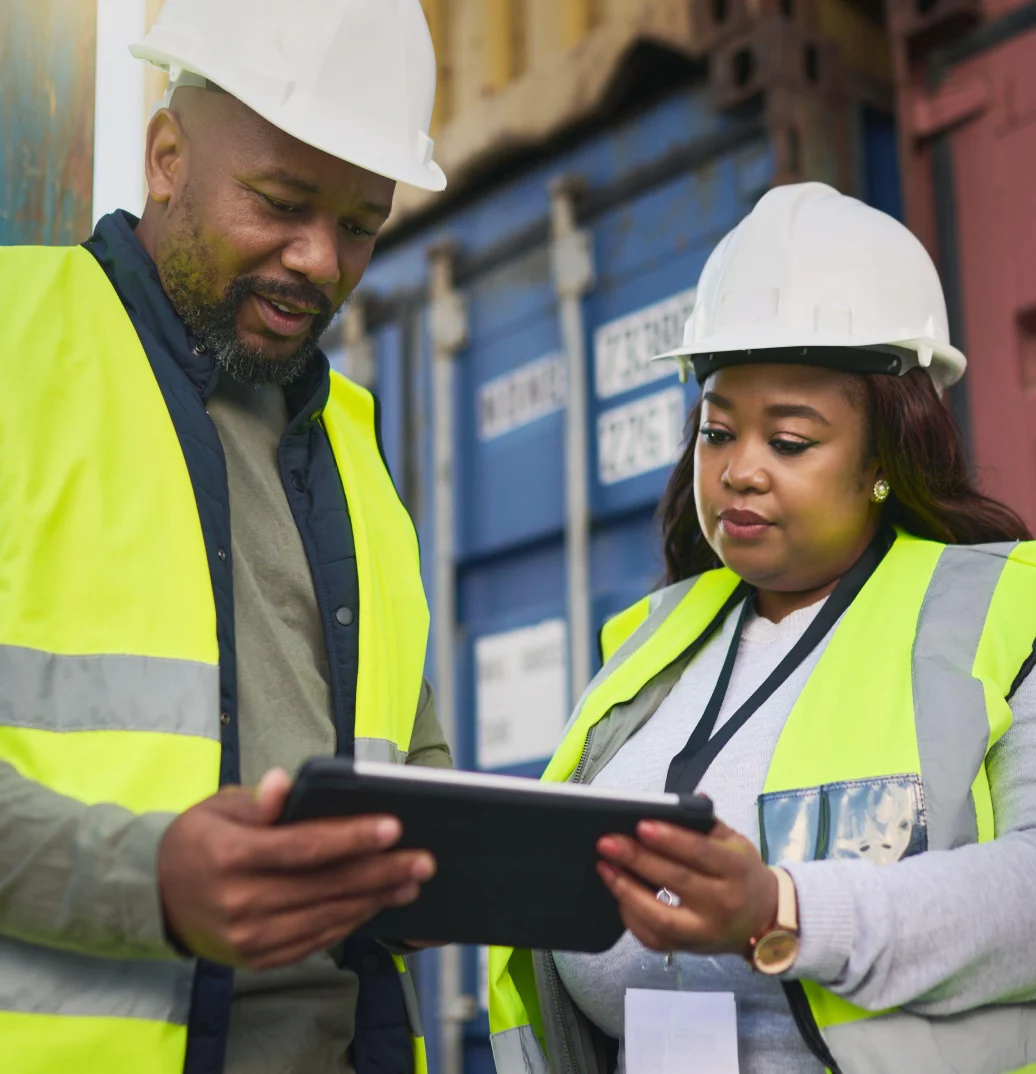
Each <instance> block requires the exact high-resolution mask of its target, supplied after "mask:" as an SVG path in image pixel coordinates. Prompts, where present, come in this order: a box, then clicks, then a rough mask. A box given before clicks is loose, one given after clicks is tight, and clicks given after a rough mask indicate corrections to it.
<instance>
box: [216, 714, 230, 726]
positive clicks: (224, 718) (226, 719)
mask: <svg viewBox="0 0 1036 1074" xmlns="http://www.w3.org/2000/svg"><path fill="white" fill-rule="evenodd" d="M219 722H220V726H221V727H226V726H227V725H228V724H229V723H230V713H229V712H221V713H220V714H219Z"/></svg>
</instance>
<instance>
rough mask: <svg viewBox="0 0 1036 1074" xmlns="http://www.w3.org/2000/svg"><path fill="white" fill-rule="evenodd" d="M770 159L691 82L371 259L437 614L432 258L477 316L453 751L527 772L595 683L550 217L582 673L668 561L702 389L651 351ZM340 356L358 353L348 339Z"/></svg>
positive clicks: (763, 133) (470, 370)
mask: <svg viewBox="0 0 1036 1074" xmlns="http://www.w3.org/2000/svg"><path fill="white" fill-rule="evenodd" d="M856 120H857V125H858V130H859V132H860V145H861V146H862V149H861V158H862V159H861V161H860V166H859V192H860V193H861V195H863V196H866V197H867V198H868V199H869V200H872V201H873V202H875V203H880V204H881V206H882V207H883V208H887V209H889V210H890V211H893V212H898V211H899V200H898V177H897V174H896V142H895V135H894V126H893V123H892V119H891V116H890V114H889V113H888V112H885V113H882V112H880V111H876V110H875V109H874V108H873V106H872V105H871V104H869V103H862V102H861V103H860V104H859V105H858V112H857V114H856ZM778 155H779V149H778V150H775V146H774V138H773V131H772V125H771V124H770V123H769V122H768V119H767V115H766V112H765V109H764V107H763V103H762V101H760V100H758V99H757V100H754V101H751V100H750V101H748V102H742V103H741V104H740V105H739V107H737V108H735V109H733V110H728V111H721V110H719V109H717V108H716V107H715V97H714V93H713V92H712V91H711V90H710V87H709V85H708V84H706V83H705V82H704V81H702V80H700V79H699V80H697V81H692V82H690V83H689V84H686V85H684V86H682V87H681V88H679V89H678V90H674V91H672V92H670V93H669V94H667V95H665V96H663V97H662V98H661V99H656V100H655V101H654V102H652V103H650V104H645V105H643V106H642V107H640V108H639V109H637V110H635V111H632V112H629V113H627V114H626V115H625V116H623V117H620V118H618V119H617V120H614V121H612V122H610V123H607V124H603V125H602V126H601V128H600V129H598V130H596V131H593V132H585V133H584V134H583V135H582V136H581V137H579V138H575V137H574V138H572V139H570V140H569V141H568V142H567V143H566V144H565V145H564V146H562V147H560V148H558V149H557V150H556V151H555V152H553V153H551V154H549V155H548V156H547V158H546V159H541V160H540V161H539V162H533V163H529V164H526V165H525V166H523V167H522V168H521V169H520V170H516V171H511V172H510V173H509V174H508V175H507V176H505V177H504V178H501V179H499V180H498V181H497V182H495V183H491V184H487V185H486V186H484V187H483V188H482V189H481V190H480V191H478V192H477V193H472V195H471V196H470V197H467V198H464V199H460V200H459V201H458V203H456V204H455V206H454V207H452V208H451V209H449V210H447V211H444V212H441V213H439V214H437V215H436V216H435V217H434V218H431V219H429V221H428V223H427V226H425V227H420V226H413V225H409V224H408V226H407V228H406V229H405V234H404V235H403V237H402V238H395V237H393V236H391V235H390V236H389V239H388V241H387V242H384V243H382V245H381V248H380V250H379V252H378V253H377V254H376V256H375V259H374V261H373V263H372V265H371V268H370V269H369V271H368V274H367V276H366V277H365V279H364V283H363V288H362V294H361V295H360V296H358V298H357V300H356V301H357V304H359V305H361V306H362V308H363V318H364V321H365V335H364V339H363V341H362V345H361V347H360V350H361V351H362V350H363V349H364V348H368V349H369V348H371V347H373V352H374V353H373V363H372V381H373V386H374V387H375V389H376V391H377V392H378V394H379V395H380V397H381V404H382V407H381V408H382V414H383V422H384V439H385V448H386V455H387V457H388V458H389V461H390V465H391V467H392V469H393V473H394V476H395V478H396V481H397V485H398V487H399V488H400V490H401V492H402V494H403V496H404V499H405V500H406V502H407V503H408V506H409V507H410V509H411V511H412V513H413V514H414V517H415V519H416V520H417V524H418V529H419V532H420V535H421V545H422V554H423V562H424V566H425V574H426V583H427V586H428V590H429V594H430V598H431V600H432V603H433V605H435V606H438V607H439V608H440V610H441V602H442V597H443V594H442V593H440V592H438V591H437V584H436V583H437V578H438V579H439V580H440V584H441V579H442V577H443V575H442V574H440V573H439V572H438V571H437V569H436V566H435V564H436V561H437V555H438V549H437V548H436V536H437V529H436V522H437V519H436V516H435V504H436V500H437V492H436V484H437V477H438V478H440V479H441V477H442V475H441V474H438V475H437V474H436V465H437V464H436V458H437V451H436V444H435V436H434V426H435V413H434V412H435V407H436V396H435V390H434V386H435V380H436V375H437V363H441V362H442V360H443V356H442V355H441V354H440V353H439V352H438V351H437V349H436V344H435V339H436V333H437V331H438V330H437V328H436V318H437V316H438V314H437V313H436V306H435V302H434V301H433V299H434V297H435V296H434V291H435V287H434V285H432V286H431V288H430V284H429V278H430V269H429V264H430V259H431V263H436V259H437V258H440V257H442V256H446V257H447V258H448V260H449V262H450V266H451V273H452V286H453V289H454V290H455V292H456V295H458V296H460V299H461V306H460V310H461V313H462V315H463V320H464V322H465V324H464V326H463V327H464V330H463V332H462V333H460V335H459V336H458V338H461V339H462V343H461V346H460V347H459V349H458V350H457V351H456V353H455V355H454V356H453V358H452V368H453V381H452V387H451V390H450V394H449V401H448V405H449V407H450V410H451V412H452V414H451V417H452V424H451V428H450V434H451V435H450V444H449V448H450V450H451V452H452V458H453V464H452V468H451V474H450V475H449V476H450V478H451V482H452V500H453V505H452V511H451V517H450V520H449V522H450V530H451V531H452V542H453V549H452V553H453V569H454V573H453V585H454V587H455V589H454V592H453V593H452V594H451V595H450V597H449V601H450V603H453V604H454V606H455V615H454V616H453V622H452V630H451V634H452V638H453V642H454V644H453V646H452V649H453V665H454V670H453V677H454V683H455V686H454V688H453V690H452V693H453V697H454V706H453V707H454V710H455V721H454V741H453V746H454V751H455V758H456V761H457V763H458V765H460V766H462V767H464V768H475V769H483V770H491V771H500V772H509V773H516V774H521V775H527V776H537V775H538V774H539V773H540V772H541V771H542V768H543V765H544V764H545V761H546V759H547V758H548V757H549V755H550V753H551V752H552V751H553V748H554V746H555V745H556V742H557V740H558V738H559V736H560V734H561V731H562V728H563V725H564V723H565V721H566V719H567V717H568V714H569V711H570V707H571V700H572V697H573V695H577V694H578V693H579V692H580V690H581V689H582V687H583V686H585V681H584V682H573V681H572V674H571V671H570V668H572V667H575V666H577V665H578V660H576V659H574V657H575V656H577V655H579V654H575V653H573V652H572V651H571V647H572V636H573V631H572V627H571V623H570V622H569V605H570V601H571V599H572V598H571V597H570V596H569V595H567V588H568V582H569V577H568V564H569V563H570V562H571V559H570V556H571V552H568V553H567V552H566V525H567V522H568V520H569V512H570V510H571V506H570V505H569V504H568V503H567V501H566V459H567V457H568V456H569V455H570V453H571V451H572V447H571V445H569V446H568V447H566V410H567V408H568V407H569V406H570V405H572V401H573V384H572V382H571V373H570V369H571V362H570V360H569V359H570V355H569V351H570V350H571V341H568V342H567V343H566V334H565V327H564V323H565V321H564V299H563V298H562V299H559V290H562V288H560V287H559V285H558V279H559V276H560V275H562V274H563V271H562V270H561V269H559V267H558V265H559V263H558V261H557V232H556V229H555V230H554V231H552V224H551V220H552V199H553V201H556V199H557V190H558V183H559V182H562V181H563V182H564V184H565V186H566V189H569V190H574V191H576V192H577V194H576V196H575V201H574V206H575V224H576V227H577V230H578V233H579V234H580V235H581V236H582V237H583V238H582V241H583V242H584V243H586V244H588V249H589V252H590V255H591V257H590V260H591V262H592V270H593V271H592V281H590V282H589V283H588V285H587V286H586V287H585V295H584V296H583V297H582V298H581V300H579V301H578V303H577V307H578V317H579V320H580V321H581V324H580V326H579V331H580V333H581V343H582V347H583V350H584V353H585V360H584V362H583V364H582V366H581V368H580V371H579V373H578V377H579V382H578V383H577V384H576V385H575V387H576V388H577V389H579V391H578V394H579V395H581V396H582V397H584V398H585V427H584V428H583V429H582V438H583V440H584V446H585V449H586V466H585V486H586V487H585V499H586V506H587V510H588V512H589V533H588V536H587V539H586V541H585V549H584V552H585V556H586V561H587V573H588V579H587V587H586V588H587V592H586V594H585V595H584V596H585V600H586V603H587V606H588V609H589V621H590V628H591V629H590V631H589V634H586V633H585V632H584V635H583V638H582V645H584V646H585V647H586V651H585V652H584V653H582V654H581V655H582V658H583V666H584V667H586V668H588V669H589V671H590V672H592V671H593V670H595V669H596V667H597V666H598V657H597V652H596V634H597V630H598V629H599V628H600V626H601V625H602V624H603V622H604V620H605V619H606V618H607V617H608V616H610V615H612V614H614V613H615V612H616V611H618V610H620V609H621V608H623V607H625V606H626V605H628V604H629V603H631V602H632V601H634V600H636V599H638V598H639V597H640V596H642V595H644V594H645V593H647V592H649V591H650V590H651V589H653V588H655V587H657V585H658V584H659V582H660V579H661V577H662V573H663V564H662V560H661V554H660V543H659V540H658V533H657V527H656V522H655V512H656V508H657V503H658V499H659V496H660V494H661V492H662V490H663V488H664V486H665V482H666V479H667V477H668V474H669V472H670V469H671V466H672V463H673V462H674V461H675V459H676V458H677V456H678V454H679V452H680V450H681V449H682V446H683V440H684V427H685V422H686V418H687V413H688V410H689V408H690V407H691V406H692V405H693V403H694V401H695V399H696V397H697V387H696V386H695V385H694V384H693V383H691V384H687V385H682V384H681V383H680V382H679V380H678V378H677V376H676V373H675V370H674V369H673V368H672V367H664V366H663V367H659V366H655V365H651V364H649V362H648V359H649V358H650V357H651V356H652V355H654V354H656V353H658V352H660V351H662V350H664V349H666V348H668V347H670V346H672V345H674V344H675V343H677V342H678V341H679V340H680V338H681V337H682V330H683V322H684V320H685V318H686V317H687V316H688V314H689V311H690V309H691V306H692V303H693V299H694V291H693V288H694V285H695V283H696V280H697V277H698V274H699V272H700V271H701V268H702V267H703V265H704V262H705V259H706V257H707V256H708V254H709V253H710V251H711V250H712V248H713V247H714V246H715V244H716V243H717V242H718V241H719V239H720V238H721V237H722V236H723V235H724V234H725V233H726V232H727V231H728V230H729V229H730V228H731V227H733V226H734V225H735V224H736V223H737V222H738V220H740V219H741V218H742V217H743V216H744V215H745V213H747V212H748V211H749V210H750V209H751V207H752V206H753V204H754V203H755V201H756V200H757V199H758V197H759V196H760V195H761V194H762V193H763V192H764V191H765V190H766V189H767V188H768V187H769V186H770V185H771V184H772V183H773V182H774V181H775V178H776V177H777V175H778V170H779V169H778V164H777V157H778ZM552 192H553V193H552ZM444 251H445V253H444ZM352 349H353V348H350V352H351V351H352ZM340 361H341V362H342V363H343V366H344V367H345V368H349V367H350V363H351V361H352V358H351V355H350V354H345V355H343V356H342V357H341V358H340ZM366 361H367V359H364V362H362V363H360V364H364V363H365V362H366ZM439 405H442V402H441V397H440V401H439ZM440 502H441V501H440ZM438 521H439V522H440V523H441V521H442V520H438ZM439 533H440V534H441V533H442V530H441V528H440V530H439ZM436 618H438V619H439V624H438V625H439V626H440V628H441V626H442V622H441V616H437V617H433V623H434V622H435V621H436ZM437 651H438V652H439V653H440V654H441V653H442V651H443V649H442V648H441V646H440V647H439V648H438V649H436V647H435V646H434V645H433V649H432V659H431V661H430V674H431V675H432V677H433V679H437V678H438V679H440V680H441V678H442V669H441V668H437V667H436V666H435V660H434V656H435V653H436V652H437ZM434 960H435V956H433V955H428V954H426V955H422V956H421V957H420V958H419V959H418V968H417V974H416V976H417V978H418V984H419V987H420V990H421V994H422V1000H423V1005H424V1008H425V1015H426V1028H427V1030H428V1033H429V1045H430V1051H431V1062H432V1069H433V1070H439V1069H441V1068H440V1067H439V1066H438V1061H439V1055H438V1040H437V1035H438V1033H439V1031H440V1028H441V1026H440V1019H439V1018H438V1017H436V1015H437V1014H438V1013H441V1011H440V1010H439V1008H438V1007H437V1003H438V995H437V988H438V980H437V972H436V969H435V966H434ZM462 965H463V970H462V985H463V992H464V994H465V995H467V996H469V997H473V998H474V1008H475V1009H471V1010H468V1011H465V1010H464V1004H463V1003H462V1004H461V1006H460V1007H459V1008H458V1009H457V1012H456V1013H457V1016H458V1017H461V1018H463V1017H464V1015H465V1014H472V1015H474V1016H473V1017H470V1018H467V1019H466V1020H465V1021H464V1030H463V1032H464V1042H465V1044H464V1054H465V1059H464V1070H465V1072H466V1074H489V1072H490V1071H491V1070H492V1061H491V1056H490V1051H489V1046H488V1039H487V1038H488V1020H487V1017H486V1012H485V996H486V987H487V985H486V980H485V966H484V961H483V955H482V953H480V952H478V951H475V950H466V951H465V952H464V954H463V963H462Z"/></svg>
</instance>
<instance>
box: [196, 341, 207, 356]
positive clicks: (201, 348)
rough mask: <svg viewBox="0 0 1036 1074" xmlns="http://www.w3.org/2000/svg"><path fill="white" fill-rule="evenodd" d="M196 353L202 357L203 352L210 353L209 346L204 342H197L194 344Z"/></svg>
mask: <svg viewBox="0 0 1036 1074" xmlns="http://www.w3.org/2000/svg"><path fill="white" fill-rule="evenodd" d="M194 353H195V354H196V355H197V356H198V357H199V358H200V357H201V356H202V355H203V354H208V353H209V348H208V347H206V346H205V344H204V343H196V344H195V346H194Z"/></svg>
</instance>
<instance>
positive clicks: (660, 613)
mask: <svg viewBox="0 0 1036 1074" xmlns="http://www.w3.org/2000/svg"><path fill="white" fill-rule="evenodd" d="M697 581H698V578H697V577H695V578H688V579H687V580H686V581H684V582H676V583H675V584H674V585H671V586H666V588H665V589H660V590H658V591H657V592H655V593H652V594H651V598H650V602H649V605H648V607H649V609H650V610H649V612H648V615H647V618H646V619H645V620H644V622H643V623H641V624H640V626H638V627H637V629H636V630H634V631H633V633H632V634H630V636H629V637H628V638H627V639H626V640H625V641H624V642H623V643H622V644H621V645H620V646H619V647H618V649H616V650H615V652H614V653H612V655H611V657H610V658H609V659H608V661H607V663H605V665H604V667H602V668H601V670H600V671H598V672H597V674H596V675H595V676H594V677H593V678H592V679H591V680H590V685H589V686H587V688H586V689H585V690H584V691H583V696H582V697H581V698H580V699H579V701H578V703H577V704H576V706H575V708H574V709H573V710H572V715H571V716H570V717H569V719H568V723H566V724H565V728H564V731H563V732H562V735H561V738H562V739H564V737H565V735H567V734H568V732H569V730H570V729H571V728H572V726H573V725H574V724H575V723H576V721H577V720H578V719H579V716H580V714H581V713H582V711H583V705H584V704H585V703H586V699H587V698H588V697H589V696H590V695H591V694H592V693H593V692H594V690H596V689H597V687H598V686H600V685H601V683H602V682H604V680H605V679H607V678H608V677H609V676H611V675H614V674H615V672H616V670H617V669H618V668H620V667H621V666H622V665H623V664H624V663H625V662H626V661H627V660H628V659H629V658H630V657H631V656H632V655H633V654H634V653H635V652H636V651H637V650H638V649H639V648H640V647H641V646H642V645H644V644H645V643H646V642H647V641H648V639H649V638H651V637H653V636H654V634H655V632H656V631H657V630H658V628H659V627H660V626H661V625H662V624H663V623H664V622H665V621H666V620H667V619H668V618H669V616H670V615H671V614H672V613H673V611H674V610H675V609H676V607H677V605H678V604H679V603H680V601H682V600H683V598H684V597H686V596H687V594H688V592H690V590H691V587H692V586H693V585H694V584H695V582H697Z"/></svg>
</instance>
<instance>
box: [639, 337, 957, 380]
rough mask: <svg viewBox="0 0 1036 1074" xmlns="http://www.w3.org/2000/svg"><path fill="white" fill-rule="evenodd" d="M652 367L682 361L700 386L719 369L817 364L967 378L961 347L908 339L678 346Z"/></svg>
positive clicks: (846, 369)
mask: <svg viewBox="0 0 1036 1074" xmlns="http://www.w3.org/2000/svg"><path fill="white" fill-rule="evenodd" d="M921 347H927V348H928V349H929V353H930V354H931V360H930V363H928V362H922V361H921V360H920V357H919V353H918V352H919V350H920V348H921ZM650 361H652V362H666V361H672V362H678V363H680V364H681V365H690V366H691V367H692V368H693V369H694V376H695V379H696V380H697V381H698V382H699V383H700V382H702V381H704V380H705V379H706V378H707V377H709V376H711V375H712V374H713V373H715V372H716V371H717V370H720V369H725V368H727V367H729V366H733V365H769V364H777V365H812V366H820V367H822V368H825V369H836V370H840V371H841V372H845V373H879V374H883V375H887V376H899V375H902V374H903V373H905V372H907V371H908V370H910V369H913V368H914V367H915V366H923V367H927V368H928V371H929V373H930V374H931V375H932V376H933V378H934V379H935V380H937V381H938V382H939V383H940V384H942V385H943V386H945V387H949V386H950V385H951V384H955V383H956V382H957V381H958V380H960V378H961V377H962V376H963V375H964V369H965V367H966V365H967V359H966V358H965V357H964V354H963V353H962V352H961V351H959V350H957V348H956V347H950V346H947V345H946V344H936V343H935V342H934V341H930V340H904V341H902V342H901V343H898V344H896V343H892V344H872V345H870V346H846V345H844V344H842V345H834V346H831V345H822V346H805V347H759V348H752V349H738V350H728V351H715V350H708V351H706V350H704V349H703V350H698V349H692V348H690V347H687V346H683V347H677V348H675V349H674V350H671V351H667V352H666V353H665V354H659V355H656V356H655V357H654V358H652V359H650Z"/></svg>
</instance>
